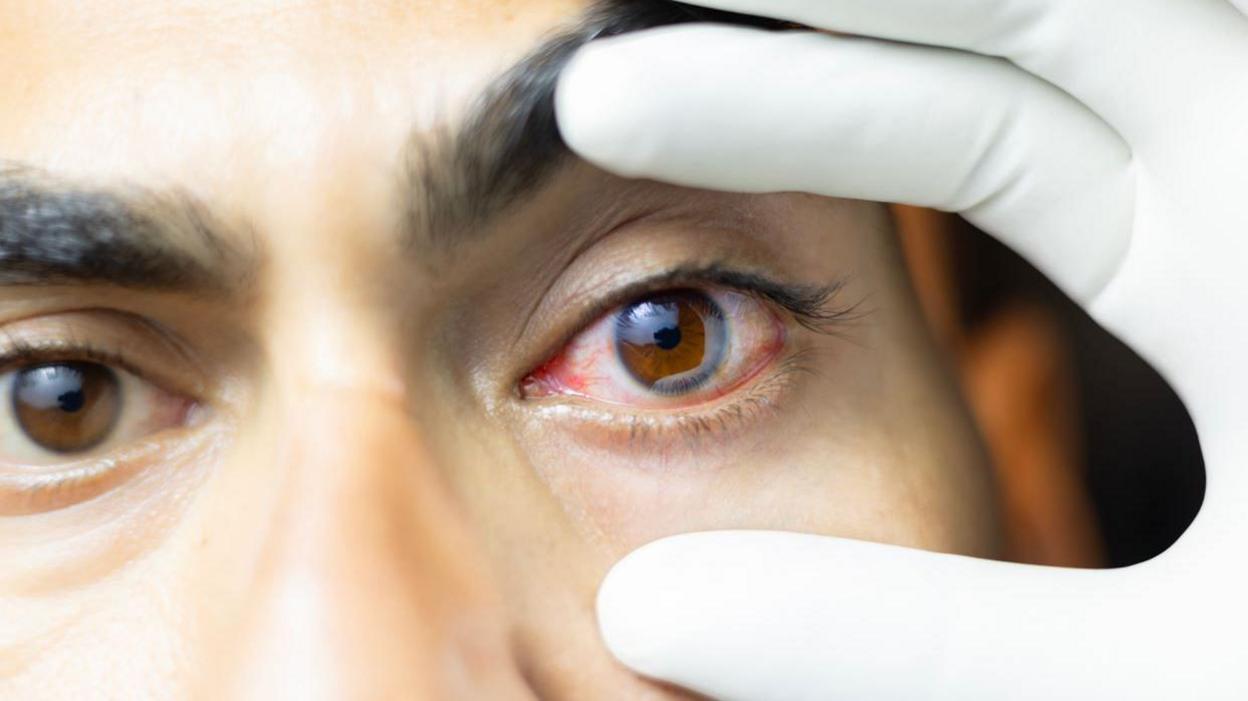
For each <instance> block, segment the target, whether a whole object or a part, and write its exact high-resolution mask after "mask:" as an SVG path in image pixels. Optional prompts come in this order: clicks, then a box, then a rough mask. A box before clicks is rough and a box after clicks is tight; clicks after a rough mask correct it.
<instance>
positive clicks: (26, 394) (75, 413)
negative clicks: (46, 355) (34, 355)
mask: <svg viewBox="0 0 1248 701" xmlns="http://www.w3.org/2000/svg"><path fill="white" fill-rule="evenodd" d="M12 403H13V411H14V414H15V415H16V418H17V423H18V427H19V428H20V429H21V430H22V432H23V433H25V434H26V437H27V438H28V439H30V440H31V441H32V442H34V443H35V444H36V445H38V446H39V447H40V448H43V449H44V450H48V451H51V452H54V453H63V454H69V453H82V452H86V451H87V450H90V449H91V448H94V447H95V446H97V445H99V444H100V443H101V442H103V441H104V439H105V438H107V437H108V435H109V433H110V432H111V431H112V428H113V425H114V424H115V423H116V421H117V417H118V415H119V414H120V413H121V392H120V387H119V383H118V380H117V375H116V374H115V373H114V372H113V371H112V370H110V369H108V368H107V367H104V366H103V365H99V364H96V363H83V362H75V363H50V364H47V365H37V366H34V367H30V368H26V369H24V370H21V371H19V372H18V373H17V376H16V378H15V379H14V384H13V391H12Z"/></svg>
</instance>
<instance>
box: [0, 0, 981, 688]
mask: <svg viewBox="0 0 1248 701" xmlns="http://www.w3.org/2000/svg"><path fill="white" fill-rule="evenodd" d="M586 7H587V4H586V3H582V2H578V1H575V0H540V1H530V2H498V1H497V0H491V1H490V2H485V1H480V2H472V1H466V2H456V3H445V2H423V1H412V0H404V1H403V2H386V1H381V0H378V1H377V2H359V3H345V4H344V3H340V2H331V1H329V0H323V1H322V0H304V1H301V2H269V1H260V2H256V1H254V0H248V1H247V2H230V1H227V2H219V1H218V2H197V1H193V0H179V1H178V2H135V1H133V0H128V1H126V2H121V1H120V0H113V1H108V0H101V1H97V2H89V3H68V2H60V1H59V0H38V1H34V0H31V1H22V0H16V1H11V2H4V3H2V4H0V16H3V17H5V18H6V20H5V23H6V29H5V30H4V31H3V32H0V56H3V57H4V60H3V61H0V162H3V163H6V164H10V165H8V166H6V178H8V181H7V182H6V184H5V186H6V187H9V186H13V185H12V184H13V183H18V184H19V185H20V187H22V188H27V187H29V188H31V189H33V190H38V191H40V192H43V191H45V190H46V191H55V192H62V193H63V192H81V193H104V192H108V193H120V194H118V197H124V198H125V201H126V202H127V203H128V205H127V206H129V207H131V208H132V209H133V212H132V213H130V214H128V215H127V216H126V217H120V218H118V219H116V220H115V221H114V223H113V224H112V226H114V227H116V228H118V229H132V228H136V227H139V226H140V223H141V222H148V221H149V220H150V221H152V222H158V223H159V225H157V224H152V226H151V232H154V233H151V236H152V237H155V238H156V239H159V241H158V242H157V243H158V244H159V245H158V247H161V246H163V247H166V248H169V249H171V250H172V249H177V250H179V251H181V252H182V253H183V255H182V258H183V259H184V260H183V261H182V262H183V263H184V265H181V266H179V267H178V268H177V270H178V271H180V272H179V273H178V274H177V275H174V274H169V275H163V274H158V273H160V272H161V271H162V270H163V271H164V272H166V273H168V272H169V271H170V270H171V268H167V267H164V268H162V267H160V266H156V267H154V268H151V269H149V270H148V272H147V273H146V275H147V278H143V276H139V277H138V278H134V279H126V280H122V281H121V282H122V284H114V282H110V281H109V280H107V279H87V280H78V279H62V278H61V277H58V276H54V275H44V276H43V277H40V276H39V275H38V274H33V273H30V272H28V271H27V272H21V271H19V270H17V267H18V266H17V264H16V263H15V262H14V261H18V260H19V259H20V258H21V256H20V255H18V254H17V253H15V252H14V251H13V250H9V251H8V252H7V253H6V254H5V255H0V266H2V265H3V264H4V263H5V262H6V261H7V262H8V263H9V264H10V265H9V268H8V269H6V270H5V271H4V273H2V274H0V354H3V355H5V356H6V357H7V356H11V355H12V354H13V349H14V348H15V347H20V348H25V349H26V352H27V354H28V355H29V353H30V352H31V351H30V349H31V348H32V347H33V348H34V349H35V352H36V353H37V352H41V351H38V349H39V348H41V347H43V346H49V347H55V348H60V346H68V345H71V344H74V343H77V344H82V345H88V346H89V347H90V348H92V349H95V352H97V354H107V355H108V357H109V358H110V359H113V360H116V361H121V362H124V363H125V364H126V366H125V367H124V368H122V369H124V370H126V371H127V372H129V373H131V375H132V376H133V377H134V378H135V379H134V380H133V383H142V384H143V386H144V387H145V388H146V389H145V390H144V391H145V392H148V393H150V396H151V397H156V398H155V399H151V402H150V404H151V405H152V406H159V407H166V406H178V407H180V406H183V405H182V404H180V403H179V401H180V400H185V401H186V403H188V404H189V405H193V406H191V408H190V409H188V410H186V411H184V412H181V413H178V412H175V411H173V410H168V411H167V412H166V413H159V412H158V413H155V414H153V415H152V416H154V417H155V418H152V417H151V416H149V417H146V419H147V420H148V421H149V422H160V421H161V417H166V418H167V417H168V416H175V418H173V419H170V420H166V421H163V423H161V425H159V426H154V427H152V428H151V429H150V430H141V429H142V427H143V426H144V425H145V424H144V423H143V420H139V421H137V422H136V423H135V424H134V426H137V427H139V428H133V429H132V431H131V433H132V434H134V435H130V434H127V435H125V436H122V437H119V438H117V439H115V440H111V441H106V442H105V443H104V444H101V445H100V446H99V447H97V448H94V449H93V450H92V452H91V453H90V454H89V455H84V456H75V457H73V458H72V459H71V458H64V457H60V458H58V457H56V456H51V457H49V456H48V455H46V454H44V455H37V456H34V457H32V454H31V453H30V451H29V450H25V452H23V450H24V449H23V448H22V447H21V446H20V445H18V443H20V441H17V440H16V438H14V439H13V440H9V439H10V438H12V437H13V436H15V435H16V434H14V433H13V432H14V431H15V430H17V429H16V428H15V426H16V424H15V423H14V422H13V418H12V416H11V413H12V412H10V410H9V409H10V407H9V404H8V398H7V397H8V394H7V392H8V389H7V388H8V387H9V385H8V382H9V381H10V378H11V376H12V375H13V373H14V372H15V371H18V370H20V369H21V368H22V367H24V365H27V364H30V363H31V362H32V361H31V360H29V359H28V358H27V359H23V360H19V361H10V362H9V363H8V364H7V365H5V366H3V367H0V372H2V373H3V377H4V378H5V379H4V380H3V382H4V384H3V385H0V386H3V387H4V388H5V392H6V394H5V404H4V410H3V411H4V413H3V415H0V421H2V422H3V423H2V424H0V431H3V432H4V434H5V439H4V440H3V441H0V447H2V448H3V450H4V452H3V453H2V454H0V562H4V563H6V566H5V567H3V568H0V621H3V625H0V697H2V698H41V699H52V698H67V699H70V698H73V699H77V698H183V697H192V698H213V699H230V698H361V699H362V698H407V699H464V698H482V699H484V698H534V697H536V698H543V699H586V698H594V699H613V698H621V699H645V698H655V699H662V698H680V697H682V693H681V692H679V691H678V690H674V689H670V688H665V687H662V686H660V685H656V684H653V683H651V682H649V681H647V680H644V679H641V678H639V677H637V676H635V675H633V674H632V673H630V672H628V671H626V670H625V669H624V668H623V667H621V666H619V665H618V664H617V663H616V662H615V661H614V660H612V659H611V658H610V656H609V655H608V654H607V652H606V651H605V649H604V648H603V647H602V644H601V642H600V641H599V638H598V632H597V629H596V625H595V621H594V613H593V605H594V596H595V592H596V589H597V586H598V584H599V582H600V581H601V580H602V577H603V575H604V574H605V572H606V571H607V569H608V568H609V567H610V565H611V564H612V563H613V562H614V561H616V560H617V559H618V558H620V557H622V556H623V555H624V554H626V553H627V552H628V551H629V550H631V549H632V548H635V547H637V546H639V545H641V544H643V543H645V542H648V541H650V540H653V539H655V538H659V537H662V536H666V535H672V534H676V533H681V532H687V531H693V530H704V529H721V528H775V529H786V530H799V531H809V532H815V533H824V534H831V535H840V536H847V537H853V538H861V539H866V540H873V541H881V542H888V543H896V544H903V545H910V546H915V547H920V548H928V549H933V550H940V551H947V552H958V553H965V554H970V555H977V556H985V557H992V556H994V555H997V554H998V548H999V545H998V528H997V516H996V511H995V506H994V498H993V491H992V490H993V486H992V482H991V478H990V475H989V470H988V469H987V467H986V464H985V458H984V456H983V450H982V448H981V446H980V442H979V440H978V438H977V436H976V432H975V429H974V427H973V425H972V422H971V421H970V419H969V417H968V413H967V411H966V409H965V407H964V406H963V404H962V402H961V399H960V398H959V395H958V393H957V391H956V388H955V385H954V382H953V380H952V379H951V376H950V373H949V371H948V370H947V368H945V366H944V365H943V364H942V360H941V357H940V354H939V353H937V352H936V351H935V349H934V345H933V342H932V340H931V339H930V337H929V335H928V333H927V331H926V329H925V327H924V324H923V322H922V318H921V316H920V313H919V311H918V306H917V303H916V301H915V298H914V294H913V292H912V291H911V289H910V287H909V282H908V280H907V278H906V275H905V271H904V267H903V265H902V263H901V259H900V254H899V252H898V250H897V243H896V241H895V238H894V236H893V235H892V233H891V227H892V223H891V220H890V218H889V215H888V211H887V210H886V209H885V208H884V207H883V206H881V205H878V204H874V203H865V202H851V201H840V200H831V199H825V198H817V197H811V196H804V195H793V194H777V195H760V196H744V195H732V194H723V193H711V192H701V191H692V190H686V189H681V188H676V187H672V186H666V185H660V184H655V183H646V182H634V181H628V180H625V179H621V178H618V177H615V176H611V175H608V174H606V173H603V172H601V171H598V170H596V169H594V168H592V167H590V166H588V165H585V164H584V163H581V162H579V161H576V160H575V159H571V158H566V159H564V160H563V161H562V162H561V163H559V164H558V165H557V166H555V167H552V168H551V170H550V173H549V174H548V177H547V178H545V179H543V180H542V181H541V182H536V183H534V185H533V187H532V188H531V189H529V190H526V191H523V192H521V193H520V194H518V195H517V196H515V197H514V198H512V199H511V200H510V201H508V202H507V203H506V206H505V207H504V208H503V209H502V210H500V211H498V212H495V213H493V214H492V215H491V216H488V217H482V218H479V219H480V220H479V221H473V222H472V223H470V224H461V225H460V226H458V228H457V229H456V232H455V237H456V241H457V242H456V243H455V244H454V245H449V244H446V243H445V242H444V239H445V235H444V233H445V232H439V231H434V230H432V229H431V228H430V227H436V226H439V225H440V222H441V220H440V219H438V218H436V217H422V216H413V211H414V209H415V210H417V213H420V212H421V211H422V210H420V208H419V207H418V206H416V205H414V204H413V202H420V201H423V200H422V197H423V195H422V192H421V188H422V183H421V182H420V181H419V179H418V178H417V179H415V180H414V179H413V178H411V177H406V176H405V175H404V174H405V173H407V171H408V170H410V169H411V168H412V166H413V165H415V166H416V168H415V170H416V171H417V172H420V171H421V167H420V166H421V164H420V163H416V164H413V163H412V162H411V159H412V158H413V154H417V156H416V158H420V157H421V156H420V154H425V155H426V156H427V157H429V158H433V157H434V156H433V155H431V154H433V153H435V152H436V149H434V148H416V149H413V148H412V146H411V145H412V143H413V140H414V139H415V140H417V141H419V140H421V139H422V138H425V137H428V138H429V139H430V141H431V143H432V142H433V137H435V136H437V135H439V134H443V133H447V132H450V133H453V132H455V131H456V130H457V128H458V126H459V124H460V122H461V121H462V119H463V118H464V115H465V114H466V113H467V112H468V111H469V109H470V106H471V105H472V104H473V103H474V100H476V99H477V94H478V93H479V92H480V91H481V90H482V89H483V88H485V87H486V86H487V85H488V84H489V83H490V81H491V80H492V79H494V78H495V77H496V76H498V75H499V74H500V73H502V72H503V71H505V70H507V69H508V67H510V66H511V65H512V64H514V63H515V62H517V61H519V60H521V59H522V58H523V57H525V56H526V55H527V54H528V53H529V52H530V51H532V50H533V49H534V48H535V47H536V46H538V45H539V44H540V43H541V42H542V41H543V40H544V39H545V38H546V37H548V36H550V35H551V33H552V32H554V31H556V30H557V29H558V28H560V27H566V26H568V25H569V23H572V22H575V21H576V20H577V18H578V17H579V16H580V15H581V13H583V12H584V11H585V10H586ZM430 167H431V168H432V167H433V166H430ZM426 170H428V169H426ZM14 187H16V186H14ZM444 189H445V188H444ZM452 191H453V192H454V188H452ZM3 199H4V191H3V189H2V188H0V200H3ZM74 201H81V198H80V197H77V196H76V197H75V200H74ZM109 201H111V200H109ZM188 202H190V203H194V204H193V206H188V205H187V204H186V203H188ZM466 206H468V207H469V208H471V207H472V206H474V205H472V203H469V205H466ZM24 211H27V212H28V213H29V212H33V211H34V210H32V209H29V208H27V210H24ZM131 215H133V216H131ZM31 216H32V217H33V216H34V215H31ZM36 219H37V218H32V219H31V221H36ZM5 231H6V230H5V229H4V228H3V227H0V239H3V238H4V236H5V235H6V234H5V233H4V232H5ZM7 231H9V232H12V231H16V229H13V228H10V229H8V230H7ZM73 231H76V229H74V228H73V227H68V228H66V229H64V230H63V231H62V233H64V232H69V233H67V234H65V235H72V232H73ZM144 231H147V229H144ZM26 233H27V234H29V233H30V232H26ZM14 235H16V234H14ZM34 235H38V231H35V232H34ZM161 237H164V238H161ZM122 238H123V239H124V238H125V237H124V236H123V237H122ZM102 240H103V241H104V242H105V245H104V247H103V248H102V249H98V250H97V255H105V254H104V253H100V252H98V251H107V250H108V246H110V245H119V244H118V241H117V239H115V238H105V239H102ZM162 242H163V243H162ZM149 243H150V242H149ZM29 247H30V246H29V244H27V249H26V250H27V251H28V249H29ZM162 260H163V259H162ZM45 263H46V261H45ZM23 265H27V266H28V267H29V266H31V265H34V264H33V263H30V262H29V261H26V262H25V263H23ZM41 265H42V264H41ZM104 267H107V266H104ZM725 271H728V272H729V273H731V274H725ZM131 272H133V271H131ZM201 272H202V273H203V274H200V273H201ZM19 273H20V274H19ZM110 274H112V273H109V272H108V271H107V270H96V271H95V272H93V273H92V276H94V277H103V278H107V277H108V275H110ZM156 278H161V279H156ZM164 278H168V279H164ZM145 279H146V280H147V281H148V282H151V283H152V284H147V282H145ZM757 279H763V280H767V281H770V282H772V283H775V284H777V285H778V286H779V287H780V289H783V290H788V291H790V292H796V293H806V294H807V296H808V297H809V299H806V301H807V302H811V303H812V304H815V307H816V308H815V309H807V310H806V311H807V312H809V313H811V314H807V316H806V317H805V318H801V317H800V315H798V314H795V313H794V312H793V310H791V309H787V308H785V305H784V304H782V303H781V302H783V301H784V300H783V299H781V297H780V296H779V295H772V296H771V297H768V296H767V295H765V294H759V293H758V291H757V290H755V291H749V290H747V291H745V293H746V294H748V295H750V296H751V299H754V300H756V307H750V308H753V309H755V310H756V311H757V312H758V314H760V315H762V316H760V317H758V318H760V319H764V320H766V319H771V320H774V321H776V322H777V323H778V324H780V325H781V326H782V327H783V331H784V333H783V336H782V338H783V345H782V347H780V348H779V350H778V351H776V352H775V353H774V354H773V355H774V359H771V360H768V362H767V363H766V365H765V367H761V369H759V368H754V370H753V371H754V374H753V375H750V376H749V377H748V378H747V379H745V380H744V381H742V382H741V383H740V384H739V386H734V387H733V388H732V389H731V390H730V391H725V392H723V393H722V396H715V397H711V398H709V399H703V400H699V401H693V400H688V401H686V402H685V403H684V404H683V405H682V404H681V403H680V400H679V399H672V398H667V399H664V402H665V403H663V404H662V406H660V407H657V408H656V407H653V406H651V407H648V408H637V407H634V406H630V405H628V404H627V403H623V404H621V403H620V402H615V403H604V402H598V401H596V400H594V399H592V398H586V397H569V396H560V395H557V394H556V395H553V396H542V397H528V396H525V395H524V393H523V392H522V391H521V387H522V386H523V385H524V381H525V379H526V378H527V377H529V376H530V374H531V373H532V372H533V371H534V370H536V369H538V368H541V367H543V366H547V365H548V364H549V363H550V362H551V361H552V360H553V359H556V358H557V357H558V356H559V354H560V352H561V351H562V349H564V348H565V347H566V346H567V345H568V343H569V342H570V341H573V339H575V338H576V337H577V334H578V332H580V331H582V330H583V329H584V328H586V327H587V326H588V325H590V324H592V323H593V322H594V321H596V320H597V319H599V318H601V317H602V316H603V315H604V314H608V313H610V312H611V311H612V309H615V308H617V307H619V306H620V305H626V304H628V303H630V302H632V301H635V300H636V299H638V298H640V297H643V296H644V295H645V294H647V293H652V292H662V291H665V290H673V289H674V290H682V289H684V290H688V289H698V290H711V291H717V290H718V291H719V292H724V291H729V292H740V291H736V290H728V286H729V285H731V284H736V282H739V281H741V280H755V281H756V280H757ZM656 280H657V282H655V281H656ZM647 281H649V282H647ZM656 285H657V286H658V289H654V287H655V286H656ZM815 291H822V295H820V294H814V292H815ZM621 295H624V297H623V298H621ZM630 295H631V296H630ZM798 297H801V294H798ZM789 301H790V302H791V301H792V300H789ZM746 306H748V305H746ZM808 306H809V305H808ZM743 308H744V307H743ZM759 310H761V311H759ZM812 314H813V316H814V317H815V318H810V316H812ZM728 317H729V322H730V326H729V329H730V330H729V332H728V333H729V335H730V336H731V337H732V338H737V339H740V338H746V337H748V334H744V333H743V332H735V331H733V330H732V329H733V327H732V326H731V324H744V323H746V320H743V319H741V318H734V317H733V315H731V314H730V315H728ZM757 328H758V329H761V330H759V331H758V334H760V335H762V334H764V333H765V330H766V329H769V328H771V327H769V326H767V325H766V324H765V323H762V322H760V324H759V325H758V326H757ZM734 334H735V335H734ZM52 355H53V357H50V358H48V359H47V360H48V361H67V360H78V359H79V358H78V353H77V351H72V352H71V350H65V349H60V350H55V351H54V353H53V354H52ZM604 356H605V360H604V362H607V361H610V360H611V359H612V358H611V356H610V354H604ZM23 357H25V356H23ZM762 357H764V358H766V357H767V356H766V354H762ZM101 362H103V361H101ZM106 364H108V363H106ZM730 384H731V383H730ZM123 385H124V383H123ZM126 386H128V385H126ZM136 386H137V385H136ZM170 398H172V399H170ZM127 406H131V407H134V406H138V407H142V406H143V403H142V402H138V401H137V400H133V401H131V402H130V403H129V404H127ZM137 410H138V409H135V411H137ZM119 435H120V434H119ZM123 438H124V439H123ZM39 485H43V486H42V487H39ZM49 485H50V486H49Z"/></svg>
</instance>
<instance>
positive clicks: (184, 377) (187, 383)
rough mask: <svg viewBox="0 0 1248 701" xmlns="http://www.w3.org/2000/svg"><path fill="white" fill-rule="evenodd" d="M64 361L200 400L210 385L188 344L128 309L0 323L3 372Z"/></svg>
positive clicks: (75, 312)
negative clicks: (86, 363)
mask: <svg viewBox="0 0 1248 701" xmlns="http://www.w3.org/2000/svg"><path fill="white" fill-rule="evenodd" d="M14 326H18V327H19V328H17V329H16V330H15V329H14V328H13V327H14ZM29 327H34V328H33V330H32V329H31V328H29ZM133 348H141V349H142V352H141V353H140V352H136V351H134V350H132V349H133ZM160 359H163V361H162V362H157V361H158V360H160ZM65 360H87V361H90V362H97V363H100V364H103V365H110V366H113V367H116V368H117V369H119V370H122V371H125V372H127V373H129V374H131V375H134V376H135V377H137V378H139V379H141V380H143V381H145V382H150V383H153V384H156V385H158V386H160V387H161V388H162V389H165V390H166V391H171V392H175V393H179V394H185V395H190V396H192V398H194V399H196V400H199V399H202V398H203V396H204V395H205V394H206V393H207V388H208V384H209V383H208V375H207V369H206V367H205V366H204V364H203V363H202V362H201V361H200V360H199V359H198V358H197V357H196V355H195V354H194V353H193V352H192V351H191V349H190V348H189V347H188V346H187V345H186V344H185V343H184V342H182V341H181V340H180V339H179V338H177V337H176V336H175V335H174V334H173V333H172V332H170V331H169V330H167V329H165V328H164V327H163V326H162V325H160V324H157V323H155V322H153V321H152V320H150V319H147V318H145V317H141V316H138V315H135V314H132V313H129V312H123V311H118V310H113V309H98V308H88V309H76V310H67V311H58V312H55V313H53V314H48V315H46V316H33V317H26V318H23V319H18V320H12V321H7V322H5V323H4V324H3V325H0V373H8V372H10V371H12V370H14V369H16V368H17V367H19V366H21V365H23V364H34V363H38V362H56V361H65ZM153 365H166V366H167V365H176V368H167V367H152V366H153Z"/></svg>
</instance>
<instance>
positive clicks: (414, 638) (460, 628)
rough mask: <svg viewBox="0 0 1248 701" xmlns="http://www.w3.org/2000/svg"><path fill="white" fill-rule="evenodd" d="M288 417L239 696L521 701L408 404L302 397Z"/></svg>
mask: <svg viewBox="0 0 1248 701" xmlns="http://www.w3.org/2000/svg"><path fill="white" fill-rule="evenodd" d="M283 404H284V408H283V409H282V410H281V413H282V416H283V420H282V421H280V422H279V425H280V426H281V428H280V429H278V431H279V435H280V438H278V440H277V443H276V447H277V451H276V454H277V455H278V459H279V461H280V463H281V464H280V465H277V466H275V468H276V469H277V470H279V471H280V473H281V474H282V475H283V476H284V477H283V479H284V484H283V486H282V489H280V490H279V491H278V492H277V496H276V497H275V499H276V503H274V504H272V509H271V520H270V522H269V525H268V527H267V529H265V530H264V531H263V532H264V535H263V542H262V544H261V555H260V558H259V562H258V566H257V568H256V571H255V573H254V576H253V578H252V581H251V585H250V592H249V593H248V595H247V596H248V601H247V605H246V606H245V607H244V609H245V611H246V613H245V616H244V620H243V621H241V622H240V633H241V638H242V639H241V640H240V645H239V646H237V653H238V658H237V661H236V663H235V664H234V665H232V666H233V682H232V684H231V686H233V689H232V690H231V694H230V695H232V696H236V697H245V698H255V697H263V698H274V697H276V698H413V699H424V698H428V699H443V698H470V697H482V696H481V695H482V694H490V695H491V696H490V697H494V696H495V695H500V694H501V695H502V697H504V698H506V697H512V696H516V695H517V693H516V692H515V691H514V690H515V689H518V688H519V685H518V684H517V683H516V679H517V678H518V677H517V676H516V675H514V673H511V672H509V670H510V669H511V667H510V665H509V663H508V661H507V659H506V658H507V651H506V644H505V635H504V631H503V625H502V622H501V616H499V615H498V607H497V603H496V600H495V596H494V594H493V592H492V589H491V586H490V581H489V578H488V577H487V576H486V574H485V568H484V567H483V566H482V565H481V562H480V556H479V554H478V552H477V550H476V545H475V543H474V541H473V539H472V537H471V536H470V531H469V529H468V527H467V526H466V524H465V523H464V521H463V518H462V516H460V514H459V513H458V511H457V508H456V505H455V501H454V499H453V498H452V497H451V495H450V491H449V489H448V487H447V486H446V484H445V482H444V480H443V479H442V478H441V471H440V469H439V466H438V465H437V464H436V463H435V462H434V460H433V458H432V457H431V451H430V449H429V445H428V444H427V443H426V441H425V440H424V438H423V437H422V432H421V429H420V426H419V425H417V424H416V423H415V422H414V421H412V420H411V419H410V417H409V416H408V413H407V411H405V407H404V405H403V402H402V401H401V400H400V398H399V397H397V396H396V395H394V394H393V393H391V392H387V391H378V390H377V389H376V388H375V387H373V388H367V387H356V386H347V385H342V384H338V383H325V384H312V383H301V384H300V385H299V386H298V387H297V389H296V391H292V392H289V393H287V399H286V400H285V401H284V402H283ZM487 688H488V689H490V690H489V691H486V690H485V689H487Z"/></svg>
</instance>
